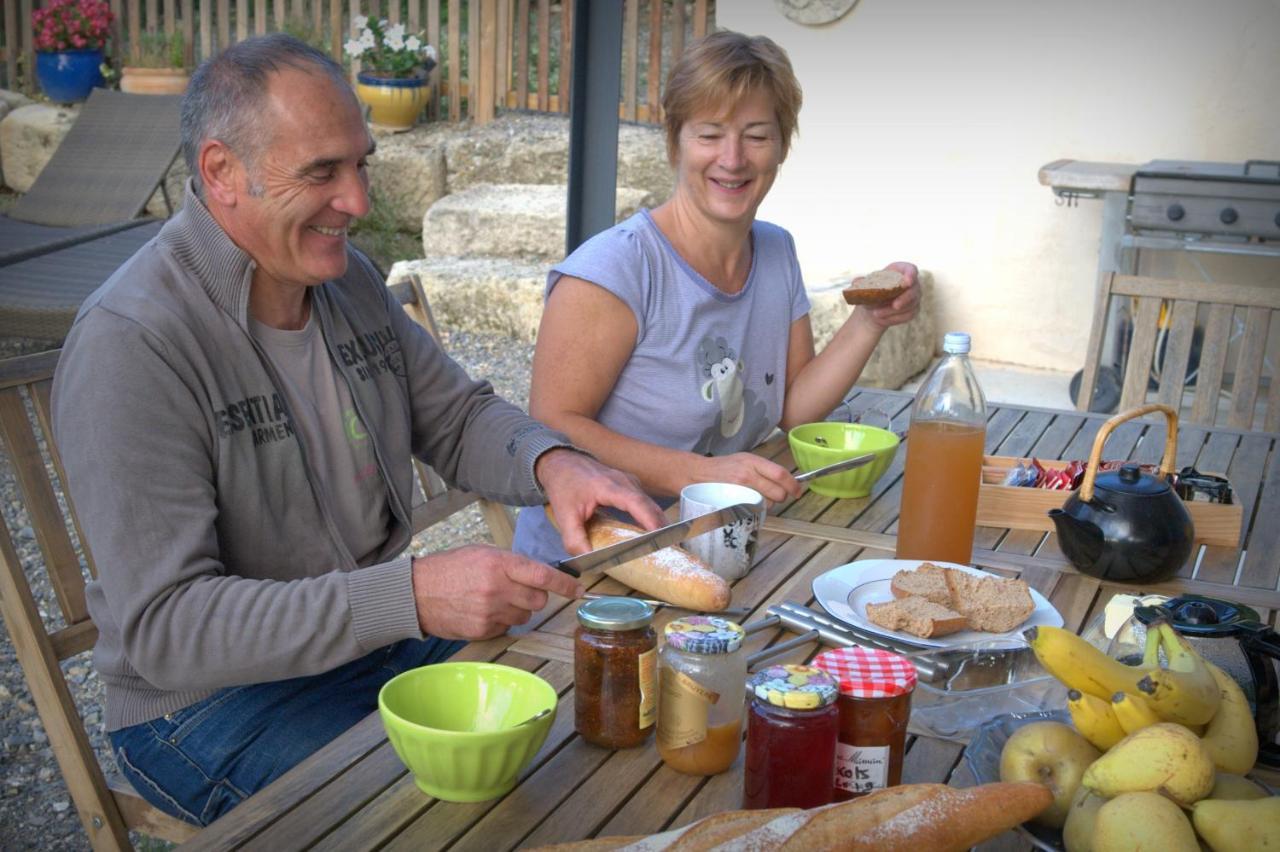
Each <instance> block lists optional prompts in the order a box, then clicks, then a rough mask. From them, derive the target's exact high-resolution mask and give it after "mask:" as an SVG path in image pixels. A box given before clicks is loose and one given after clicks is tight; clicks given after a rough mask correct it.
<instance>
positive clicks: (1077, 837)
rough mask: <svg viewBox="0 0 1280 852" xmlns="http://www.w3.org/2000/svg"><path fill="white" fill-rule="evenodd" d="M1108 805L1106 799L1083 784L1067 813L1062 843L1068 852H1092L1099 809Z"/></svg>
mask: <svg viewBox="0 0 1280 852" xmlns="http://www.w3.org/2000/svg"><path fill="white" fill-rule="evenodd" d="M1106 803H1107V800H1106V799H1104V798H1102V797H1101V796H1099V795H1098V794H1096V793H1094V792H1092V791H1091V790H1089V789H1088V788H1086V787H1085V786H1084V785H1083V784H1082V785H1080V787H1079V788H1078V789H1077V790H1076V794H1075V796H1074V797H1073V798H1072V799H1071V810H1070V811H1068V812H1067V824H1066V825H1064V826H1063V827H1062V843H1063V845H1064V846H1065V847H1066V848H1067V852H1091V850H1092V849H1093V826H1094V823H1095V822H1096V821H1097V819H1098V809H1099V808H1101V807H1102V806H1103V805H1105V804H1106Z"/></svg>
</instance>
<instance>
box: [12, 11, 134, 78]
mask: <svg viewBox="0 0 1280 852" xmlns="http://www.w3.org/2000/svg"><path fill="white" fill-rule="evenodd" d="M114 17H115V16H114V15H112V14H111V8H110V7H109V6H108V5H107V2H106V0H53V2H51V3H50V4H49V5H47V6H45V7H44V8H42V9H36V10H34V11H33V12H32V13H31V29H32V33H33V34H34V40H33V44H34V46H35V49H36V79H37V80H38V81H39V82H40V88H41V89H42V90H43V91H44V93H45V95H47V96H48V97H49V99H50V100H53V101H58V102H59V103H79V102H80V101H83V100H84V99H85V98H87V97H89V92H91V91H92V90H93V87H94V86H101V85H102V83H103V80H102V59H103V50H104V48H105V47H106V44H107V37H108V35H109V34H110V28H111V21H112V20H113V18H114Z"/></svg>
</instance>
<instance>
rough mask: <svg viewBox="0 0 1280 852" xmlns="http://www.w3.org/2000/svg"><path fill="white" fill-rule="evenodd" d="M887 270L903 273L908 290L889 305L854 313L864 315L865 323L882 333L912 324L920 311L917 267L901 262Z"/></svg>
mask: <svg viewBox="0 0 1280 852" xmlns="http://www.w3.org/2000/svg"><path fill="white" fill-rule="evenodd" d="M885 269H892V270H894V271H895V272H901V273H902V275H903V277H905V278H906V279H907V289H906V290H904V291H903V292H901V293H899V294H898V297H897V298H895V299H894V300H893V301H892V302H890V303H889V304H887V305H880V306H879V307H874V308H872V307H862V308H859V309H858V310H856V311H854V315H855V316H857V315H858V314H862V315H863V319H864V320H865V321H867V322H868V323H869V324H871V325H873V326H875V327H876V328H877V329H879V330H880V331H884V330H885V329H887V328H889V327H890V326H894V325H901V324H902V323H904V322H910V321H911V320H912V319H914V318H915V315H916V313H917V312H919V310H920V271H919V270H918V269H916V265H915V264H914V263H905V262H902V261H899V262H897V263H891V264H889V265H888V266H886V267H885Z"/></svg>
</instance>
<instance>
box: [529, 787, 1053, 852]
mask: <svg viewBox="0 0 1280 852" xmlns="http://www.w3.org/2000/svg"><path fill="white" fill-rule="evenodd" d="M1052 802H1053V794H1052V793H1051V792H1050V791H1049V788H1048V787H1045V786H1042V785H1040V784H1035V783H1031V782H1019V783H1013V784H1008V783H995V784H983V785H982V786H980V787H969V788H966V789H956V788H952V787H948V786H946V785H944V784H906V785H904V786H901V787H890V788H889V789H887V790H880V791H878V792H876V793H872V794H871V795H869V796H864V797H863V798H860V799H853V800H851V801H848V802H841V803H839V804H835V805H827V806H826V807H821V808H814V809H812V810H807V811H798V810H795V809H794V808H777V809H774V810H762V811H726V812H724V813H720V814H715V815H713V816H709V817H705V818H703V819H701V820H699V821H697V822H695V823H692V824H691V825H688V826H685V827H684V828H679V829H675V830H673V831H666V832H662V833H660V834H652V835H649V836H648V837H646V838H634V837H608V838H598V839H596V840H584V841H580V842H579V843H563V844H560V845H557V846H547V847H542V850H541V852H549V850H555V851H556V852H599V850H604V849H616V850H619V852H621V850H625V852H676V850H679V852H743V850H757V849H759V850H766V849H768V850H773V849H779V850H782V852H822V851H823V850H834V852H851V851H852V850H858V851H859V852H860V850H876V852H895V850H900V852H918V850H929V852H948V850H952V852H963V850H966V849H969V848H970V847H972V846H975V845H977V844H979V843H981V842H983V841H984V840H990V839H991V838H993V837H996V836H997V835H1000V834H1003V833H1004V832H1006V831H1008V830H1009V829H1011V828H1013V827H1014V826H1016V825H1018V824H1019V823H1023V822H1026V821H1027V820H1029V819H1031V818H1033V817H1035V816H1037V815H1038V814H1039V813H1040V812H1041V811H1043V810H1044V809H1045V808H1047V807H1049V805H1050V804H1052Z"/></svg>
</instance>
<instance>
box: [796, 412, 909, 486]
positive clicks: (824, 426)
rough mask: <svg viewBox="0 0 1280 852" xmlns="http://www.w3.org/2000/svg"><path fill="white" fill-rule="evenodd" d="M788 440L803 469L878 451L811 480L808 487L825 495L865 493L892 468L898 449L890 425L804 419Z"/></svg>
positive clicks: (801, 469)
mask: <svg viewBox="0 0 1280 852" xmlns="http://www.w3.org/2000/svg"><path fill="white" fill-rule="evenodd" d="M787 441H788V443H790V444H791V455H792V456H794V457H795V460H796V466H797V467H799V468H800V471H801V472H802V473H803V472H807V471H810V470H816V469H817V468H820V467H822V466H823V465H828V464H833V463H835V462H838V461H843V460H844V459H849V458H853V457H854V456H860V455H864V454H866V453H872V452H874V453H876V458H875V460H874V461H872V462H871V463H870V464H865V465H863V466H862V467H857V468H854V469H853V470H846V471H844V472H843V473H833V474H830V475H829V476H819V477H818V478H817V479H811V480H809V488H810V489H812V490H813V491H816V492H817V493H819V494H822V495H823V496H826V497H866V496H867V495H868V494H870V493H871V486H873V485H875V484H876V480H877V479H879V478H880V477H881V476H883V475H884V472H885V471H886V470H888V469H889V465H890V464H891V463H892V462H893V454H894V452H895V451H896V450H897V449H898V436H897V435H895V434H894V433H892V432H890V431H889V430H888V429H877V428H876V427H875V426H864V425H863V424H861V423H836V422H830V421H828V422H823V423H805V424H802V425H800V426H797V427H795V428H794V429H792V430H791V431H790V432H788V433H787Z"/></svg>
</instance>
